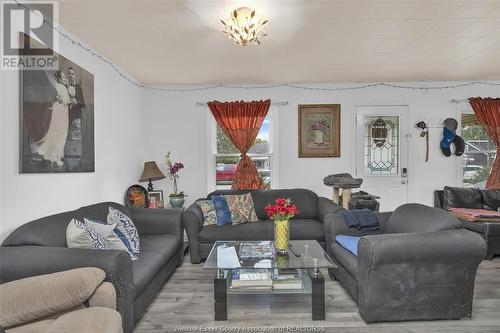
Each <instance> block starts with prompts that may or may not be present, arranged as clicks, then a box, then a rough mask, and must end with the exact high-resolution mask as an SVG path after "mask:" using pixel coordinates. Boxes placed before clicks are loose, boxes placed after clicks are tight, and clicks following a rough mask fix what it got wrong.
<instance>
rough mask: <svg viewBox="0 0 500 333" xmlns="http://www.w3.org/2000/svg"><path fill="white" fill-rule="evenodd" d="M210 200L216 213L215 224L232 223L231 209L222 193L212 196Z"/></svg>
mask: <svg viewBox="0 0 500 333" xmlns="http://www.w3.org/2000/svg"><path fill="white" fill-rule="evenodd" d="M212 201H213V202H214V206H215V212H216V213H217V225H224V224H232V223H233V221H232V220H231V211H230V210H229V207H228V205H227V201H226V198H224V196H222V195H217V196H213V197H212Z"/></svg>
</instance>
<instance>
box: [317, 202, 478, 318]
mask: <svg viewBox="0 0 500 333" xmlns="http://www.w3.org/2000/svg"><path fill="white" fill-rule="evenodd" d="M376 215H378V217H379V220H380V224H381V228H380V231H377V232H376V234H371V235H364V236H362V238H361V239H360V241H359V243H358V255H357V257H356V256H354V255H353V254H351V253H350V252H349V251H347V250H346V249H344V248H343V247H342V246H340V245H339V244H338V243H337V242H336V241H335V236H336V235H351V236H361V235H362V233H361V232H360V231H358V230H355V229H348V228H347V226H346V224H345V222H344V218H343V217H342V216H340V215H337V214H335V215H330V216H329V217H328V218H327V221H326V222H325V227H326V229H325V232H326V238H327V243H328V247H327V249H328V253H329V254H330V256H331V257H332V258H333V260H334V261H335V262H336V263H337V265H338V268H336V269H331V270H330V275H331V276H332V277H334V278H336V279H337V280H338V281H339V282H340V284H341V285H342V286H343V287H344V289H346V290H347V291H348V293H349V294H350V295H351V296H352V298H353V299H354V300H355V301H356V302H357V303H358V306H359V312H360V314H361V317H362V318H363V319H364V320H365V321H366V322H378V321H402V320H432V319H459V318H464V317H470V316H471V314H472V296H473V293H474V279H475V276H476V270H477V267H478V265H479V263H480V262H481V260H482V259H483V257H484V255H485V253H486V244H485V242H484V240H483V238H482V237H481V236H479V235H478V234H476V233H474V232H471V231H469V230H466V229H465V228H463V227H462V225H461V224H460V222H459V221H458V219H457V218H455V217H454V216H453V215H452V214H450V213H448V212H445V211H443V210H441V209H437V208H434V207H428V206H424V205H420V204H406V205H403V206H401V207H399V208H397V209H396V210H395V211H394V212H393V213H378V214H377V213H376Z"/></svg>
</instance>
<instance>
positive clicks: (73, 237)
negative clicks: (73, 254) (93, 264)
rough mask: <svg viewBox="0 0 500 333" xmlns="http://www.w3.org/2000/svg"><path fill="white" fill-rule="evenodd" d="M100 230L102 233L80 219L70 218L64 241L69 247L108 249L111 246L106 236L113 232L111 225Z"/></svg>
mask: <svg viewBox="0 0 500 333" xmlns="http://www.w3.org/2000/svg"><path fill="white" fill-rule="evenodd" d="M102 231H103V232H104V234H103V235H101V234H99V233H98V232H97V231H96V230H94V229H93V228H92V227H89V226H87V225H86V224H85V223H83V222H82V221H78V220H77V219H72V220H71V222H69V224H68V227H67V228H66V243H67V244H68V247H69V248H82V249H99V250H104V249H106V250H109V249H111V246H110V245H109V243H108V242H107V241H106V238H107V237H108V235H110V234H112V233H113V227H111V226H110V228H108V229H107V230H104V229H103V230H102Z"/></svg>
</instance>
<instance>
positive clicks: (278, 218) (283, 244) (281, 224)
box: [264, 198, 299, 255]
mask: <svg viewBox="0 0 500 333" xmlns="http://www.w3.org/2000/svg"><path fill="white" fill-rule="evenodd" d="M264 209H265V211H266V214H267V216H268V217H269V218H270V219H271V220H273V221H274V247H275V248H276V252H277V253H278V254H281V255H286V254H287V252H288V247H289V241H290V228H289V225H288V220H289V219H291V218H292V217H294V216H295V215H296V214H298V213H299V210H298V209H297V206H295V205H294V204H292V201H291V200H290V199H283V198H278V199H276V201H275V205H271V204H269V205H267V206H266V207H265V208H264Z"/></svg>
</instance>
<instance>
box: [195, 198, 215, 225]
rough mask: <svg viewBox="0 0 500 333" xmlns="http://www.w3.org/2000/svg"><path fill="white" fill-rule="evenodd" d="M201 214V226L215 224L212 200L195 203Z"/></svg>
mask: <svg viewBox="0 0 500 333" xmlns="http://www.w3.org/2000/svg"><path fill="white" fill-rule="evenodd" d="M196 204H197V205H198V207H200V209H201V212H202V213H203V226H206V225H213V224H217V211H216V210H215V206H214V202H213V201H212V200H198V201H196Z"/></svg>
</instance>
